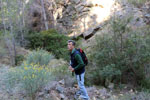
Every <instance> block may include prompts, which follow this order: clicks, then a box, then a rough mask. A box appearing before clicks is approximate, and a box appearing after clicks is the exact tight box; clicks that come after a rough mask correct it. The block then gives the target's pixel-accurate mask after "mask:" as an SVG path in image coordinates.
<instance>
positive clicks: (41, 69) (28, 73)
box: [5, 64, 52, 100]
mask: <svg viewBox="0 0 150 100" xmlns="http://www.w3.org/2000/svg"><path fill="white" fill-rule="evenodd" d="M6 77H7V80H6V81H5V82H6V87H7V88H8V89H9V90H11V91H12V90H13V89H14V88H15V87H18V86H19V88H20V91H22V90H25V92H26V94H27V95H28V96H29V97H31V99H32V100H34V98H35V93H36V92H37V91H39V90H40V89H41V88H42V87H43V86H45V85H46V83H47V82H49V81H50V79H51V78H52V75H51V72H50V69H48V68H45V66H40V65H34V64H24V65H22V66H21V67H20V68H12V69H10V70H9V71H8V73H7V76H6Z"/></svg>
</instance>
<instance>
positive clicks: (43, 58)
mask: <svg viewBox="0 0 150 100" xmlns="http://www.w3.org/2000/svg"><path fill="white" fill-rule="evenodd" d="M53 58H54V57H53V55H52V54H50V53H49V52H47V51H45V50H42V49H38V50H37V51H32V52H31V53H30V54H29V55H28V56H27V58H26V63H27V64H31V63H33V64H40V65H41V66H43V65H48V63H49V62H50V60H51V59H53Z"/></svg>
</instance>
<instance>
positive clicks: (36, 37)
mask: <svg viewBox="0 0 150 100" xmlns="http://www.w3.org/2000/svg"><path fill="white" fill-rule="evenodd" d="M26 39H27V40H28V41H29V44H28V45H27V47H28V48H31V49H36V48H43V49H44V50H47V51H49V52H52V53H53V54H54V55H55V57H56V58H64V59H66V60H68V59H69V57H68V56H66V55H67V54H68V50H67V41H68V40H69V37H67V36H65V35H63V34H59V33H57V31H56V30H54V29H50V30H48V31H42V32H40V33H30V34H29V35H28V37H26Z"/></svg>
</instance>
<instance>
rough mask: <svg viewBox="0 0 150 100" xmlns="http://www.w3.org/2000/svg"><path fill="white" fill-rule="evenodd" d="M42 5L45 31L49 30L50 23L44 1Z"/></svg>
mask: <svg viewBox="0 0 150 100" xmlns="http://www.w3.org/2000/svg"><path fill="white" fill-rule="evenodd" d="M41 5H42V11H43V17H44V24H45V29H46V30H48V22H47V17H46V12H45V7H44V2H43V0H41Z"/></svg>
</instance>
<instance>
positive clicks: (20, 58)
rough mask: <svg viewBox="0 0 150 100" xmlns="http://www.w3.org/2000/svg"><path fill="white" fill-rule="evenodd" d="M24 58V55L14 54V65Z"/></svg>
mask: <svg viewBox="0 0 150 100" xmlns="http://www.w3.org/2000/svg"><path fill="white" fill-rule="evenodd" d="M24 59H25V57H24V56H23V55H16V58H15V60H16V61H15V63H16V64H15V65H20V64H21V63H22V62H23V60H24Z"/></svg>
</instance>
